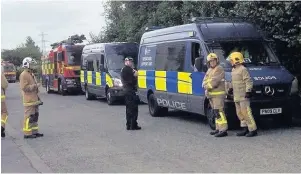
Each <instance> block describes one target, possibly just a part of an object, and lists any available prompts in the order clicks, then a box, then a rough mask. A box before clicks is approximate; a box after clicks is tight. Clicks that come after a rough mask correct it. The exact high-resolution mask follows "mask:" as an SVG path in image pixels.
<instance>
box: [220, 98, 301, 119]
mask: <svg viewBox="0 0 301 174" xmlns="http://www.w3.org/2000/svg"><path fill="white" fill-rule="evenodd" d="M273 108H281V109H282V112H281V113H279V114H261V112H260V110H261V109H273ZM251 109H252V114H253V116H254V117H255V118H264V117H272V118H273V117H275V116H279V115H280V114H292V115H293V116H294V117H301V108H300V96H299V95H291V96H289V97H286V98H277V99H273V100H251ZM225 112H226V115H227V117H233V116H236V109H235V104H234V102H233V100H228V99H226V100H225ZM236 117H237V116H236Z"/></svg>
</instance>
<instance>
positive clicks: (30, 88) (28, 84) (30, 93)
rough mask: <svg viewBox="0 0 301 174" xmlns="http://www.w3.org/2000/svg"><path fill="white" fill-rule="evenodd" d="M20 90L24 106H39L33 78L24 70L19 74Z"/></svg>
mask: <svg viewBox="0 0 301 174" xmlns="http://www.w3.org/2000/svg"><path fill="white" fill-rule="evenodd" d="M20 88H21V92H22V95H23V105H24V106H34V105H38V104H40V101H39V96H38V86H37V84H36V81H35V77H34V75H33V74H32V73H31V72H30V70H28V69H25V70H24V71H23V72H22V73H21V74H20Z"/></svg>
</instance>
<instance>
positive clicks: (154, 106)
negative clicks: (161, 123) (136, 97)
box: [148, 94, 168, 117]
mask: <svg viewBox="0 0 301 174" xmlns="http://www.w3.org/2000/svg"><path fill="white" fill-rule="evenodd" d="M148 109H149V113H150V115H151V116H153V117H160V116H165V115H167V113H168V108H165V107H160V106H158V103H157V100H156V98H155V96H154V94H150V95H149V97H148Z"/></svg>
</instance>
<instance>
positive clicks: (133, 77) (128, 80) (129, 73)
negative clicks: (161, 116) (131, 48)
mask: <svg viewBox="0 0 301 174" xmlns="http://www.w3.org/2000/svg"><path fill="white" fill-rule="evenodd" d="M124 64H125V66H124V67H123V68H122V70H121V81H122V84H123V89H124V92H125V106H126V129H127V130H139V129H141V127H140V126H138V123H137V119H138V97H137V95H136V91H137V76H138V72H137V71H136V70H135V69H134V63H133V58H131V57H127V58H125V60H124Z"/></svg>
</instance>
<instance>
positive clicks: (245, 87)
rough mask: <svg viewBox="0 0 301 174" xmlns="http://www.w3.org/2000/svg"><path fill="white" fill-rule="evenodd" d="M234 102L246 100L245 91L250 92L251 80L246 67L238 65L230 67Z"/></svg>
mask: <svg viewBox="0 0 301 174" xmlns="http://www.w3.org/2000/svg"><path fill="white" fill-rule="evenodd" d="M231 75H232V86H233V95H234V102H238V101H243V100H246V98H245V96H246V92H251V91H252V88H253V81H252V79H251V77H250V74H249V72H248V70H247V68H246V67H244V66H243V65H238V66H236V67H235V68H233V69H232V73H231Z"/></svg>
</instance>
